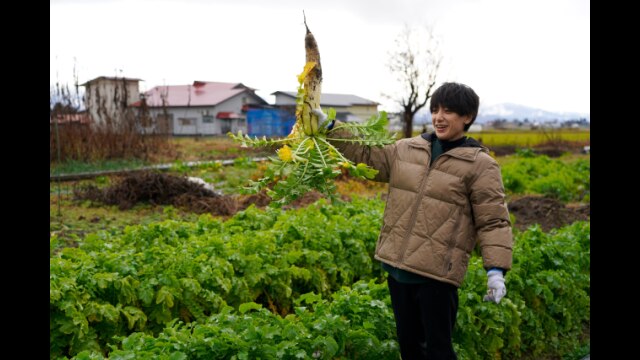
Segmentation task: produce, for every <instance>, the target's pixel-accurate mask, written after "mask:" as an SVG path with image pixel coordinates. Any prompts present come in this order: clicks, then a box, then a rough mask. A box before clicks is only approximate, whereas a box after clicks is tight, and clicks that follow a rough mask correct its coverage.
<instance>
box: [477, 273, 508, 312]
mask: <svg viewBox="0 0 640 360" xmlns="http://www.w3.org/2000/svg"><path fill="white" fill-rule="evenodd" d="M487 287H488V290H487V295H485V296H484V299H483V300H484V301H493V302H495V303H496V304H499V303H500V300H502V298H503V297H504V296H505V295H506V294H507V288H506V287H505V286H504V276H503V275H502V270H498V269H491V270H489V271H488V272H487Z"/></svg>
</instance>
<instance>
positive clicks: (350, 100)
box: [271, 91, 380, 106]
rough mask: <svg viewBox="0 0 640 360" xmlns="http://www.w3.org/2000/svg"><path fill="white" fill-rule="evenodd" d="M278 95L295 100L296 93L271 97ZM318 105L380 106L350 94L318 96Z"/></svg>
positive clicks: (281, 92) (283, 93) (324, 94)
mask: <svg viewBox="0 0 640 360" xmlns="http://www.w3.org/2000/svg"><path fill="white" fill-rule="evenodd" d="M279 94H282V95H287V96H290V97H292V98H294V99H295V98H296V95H297V94H298V93H297V92H295V91H276V92H274V93H272V94H271V95H279ZM276 105H277V104H276ZM320 105H322V106H354V105H380V103H377V102H375V101H371V100H368V99H365V98H362V97H360V96H356V95H351V94H330V93H322V94H321V95H320Z"/></svg>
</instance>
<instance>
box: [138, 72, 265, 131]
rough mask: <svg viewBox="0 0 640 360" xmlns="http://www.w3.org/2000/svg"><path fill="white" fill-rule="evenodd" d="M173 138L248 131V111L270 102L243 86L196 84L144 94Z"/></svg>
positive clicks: (143, 101)
mask: <svg viewBox="0 0 640 360" xmlns="http://www.w3.org/2000/svg"><path fill="white" fill-rule="evenodd" d="M143 104H144V105H146V109H148V112H149V115H150V116H151V118H152V119H154V120H155V123H156V124H158V126H159V125H161V124H165V126H166V127H167V129H168V131H169V132H170V133H171V134H173V135H220V134H226V133H228V132H233V133H236V132H237V131H238V130H242V131H244V132H246V112H247V111H248V110H249V109H251V108H255V107H257V108H260V107H262V106H265V105H267V102H266V101H265V100H264V99H262V98H261V97H260V96H258V95H257V94H256V93H255V89H253V88H250V87H248V86H245V85H243V84H242V83H225V82H211V81H194V82H193V84H190V85H171V86H156V87H154V88H152V89H151V90H149V91H147V92H145V93H144V94H143V99H141V100H140V102H138V103H136V106H144V105H143Z"/></svg>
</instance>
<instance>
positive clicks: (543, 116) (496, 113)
mask: <svg viewBox="0 0 640 360" xmlns="http://www.w3.org/2000/svg"><path fill="white" fill-rule="evenodd" d="M498 119H506V120H509V121H511V120H516V119H517V120H521V121H523V120H525V119H527V120H529V121H531V122H534V121H538V122H546V121H552V120H558V121H560V122H562V121H567V120H580V119H587V121H589V122H590V121H591V118H590V115H589V114H581V113H575V112H553V111H546V110H542V109H536V108H532V107H529V106H525V105H518V104H512V103H501V104H494V105H480V111H479V112H478V117H477V118H476V121H475V123H476V124H482V123H485V122H487V121H492V120H498ZM415 122H416V124H423V123H430V122H431V114H430V113H429V111H428V110H427V111H424V112H422V111H421V112H420V113H418V115H417V116H416V119H415Z"/></svg>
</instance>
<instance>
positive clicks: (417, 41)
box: [386, 25, 442, 137]
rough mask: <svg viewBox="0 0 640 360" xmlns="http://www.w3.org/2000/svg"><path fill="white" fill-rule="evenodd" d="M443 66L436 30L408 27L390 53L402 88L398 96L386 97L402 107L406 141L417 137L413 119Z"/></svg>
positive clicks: (423, 103) (428, 94)
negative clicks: (414, 133)
mask: <svg viewBox="0 0 640 360" xmlns="http://www.w3.org/2000/svg"><path fill="white" fill-rule="evenodd" d="M441 62H442V55H441V54H440V46H439V41H438V39H437V38H436V37H435V35H434V32H433V29H431V28H429V27H427V28H425V30H424V31H419V30H418V29H415V28H411V27H409V26H407V25H405V28H404V30H403V31H402V33H400V35H398V37H397V38H396V40H395V48H394V49H393V50H392V51H390V52H389V61H388V64H387V66H388V67H389V69H390V70H391V72H392V73H393V74H394V75H395V77H396V80H397V81H398V82H399V83H400V85H401V86H402V90H401V92H400V93H399V94H396V95H386V96H387V97H388V98H390V99H392V100H393V101H395V102H396V103H398V104H399V105H400V106H401V107H402V123H403V134H404V137H411V136H412V133H413V118H414V117H415V115H416V113H417V112H418V111H419V110H420V109H422V108H423V107H424V106H425V105H426V104H427V101H428V100H429V98H430V97H431V94H432V91H433V88H434V86H435V84H436V75H437V74H438V69H439V68H440V63H441Z"/></svg>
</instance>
